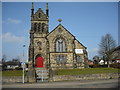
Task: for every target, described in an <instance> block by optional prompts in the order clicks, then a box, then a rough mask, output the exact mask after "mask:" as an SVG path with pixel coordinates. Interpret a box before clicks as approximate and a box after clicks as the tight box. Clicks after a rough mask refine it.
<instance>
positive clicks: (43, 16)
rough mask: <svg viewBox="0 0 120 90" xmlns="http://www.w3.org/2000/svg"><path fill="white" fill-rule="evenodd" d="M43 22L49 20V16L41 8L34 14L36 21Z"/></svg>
mask: <svg viewBox="0 0 120 90" xmlns="http://www.w3.org/2000/svg"><path fill="white" fill-rule="evenodd" d="M36 19H37V20H43V19H47V15H46V14H45V13H44V12H43V11H42V9H41V8H39V9H38V10H37V12H36V13H35V14H34V20H36Z"/></svg>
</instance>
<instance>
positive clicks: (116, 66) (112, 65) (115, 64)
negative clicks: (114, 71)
mask: <svg viewBox="0 0 120 90" xmlns="http://www.w3.org/2000/svg"><path fill="white" fill-rule="evenodd" d="M110 67H112V68H120V63H114V64H110Z"/></svg>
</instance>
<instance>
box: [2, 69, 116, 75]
mask: <svg viewBox="0 0 120 90" xmlns="http://www.w3.org/2000/svg"><path fill="white" fill-rule="evenodd" d="M0 73H1V72H0ZM55 73H56V75H80V74H102V73H103V74H104V73H118V69H117V68H83V69H58V70H56V71H55ZM25 75H26V73H25ZM2 76H22V70H14V71H2Z"/></svg>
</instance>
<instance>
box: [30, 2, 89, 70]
mask: <svg viewBox="0 0 120 90" xmlns="http://www.w3.org/2000/svg"><path fill="white" fill-rule="evenodd" d="M58 21H59V22H61V21H62V19H58ZM48 27H49V8H48V3H46V13H44V12H43V10H42V9H41V8H39V9H38V10H37V11H36V12H35V13H34V3H32V9H31V29H30V45H29V62H28V63H29V66H28V69H29V70H36V68H41V69H47V70H49V69H52V70H56V69H73V68H85V67H86V63H87V59H88V56H87V51H86V47H85V46H84V45H83V44H82V43H80V42H79V41H78V40H77V39H76V38H75V36H74V35H72V34H71V33H70V32H69V30H67V29H66V28H65V27H64V26H63V25H62V24H59V25H58V26H57V27H56V28H55V29H54V30H52V31H51V32H49V30H48Z"/></svg>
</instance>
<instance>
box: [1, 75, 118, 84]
mask: <svg viewBox="0 0 120 90" xmlns="http://www.w3.org/2000/svg"><path fill="white" fill-rule="evenodd" d="M113 78H120V75H118V74H115V73H113V74H112V73H110V74H86V75H55V76H53V78H50V81H65V80H94V79H113ZM27 81H28V79H27V77H25V82H27ZM2 82H3V83H22V76H19V77H18V76H16V77H2Z"/></svg>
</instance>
